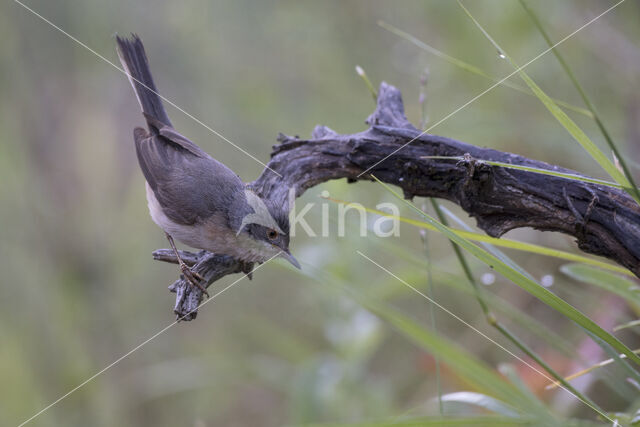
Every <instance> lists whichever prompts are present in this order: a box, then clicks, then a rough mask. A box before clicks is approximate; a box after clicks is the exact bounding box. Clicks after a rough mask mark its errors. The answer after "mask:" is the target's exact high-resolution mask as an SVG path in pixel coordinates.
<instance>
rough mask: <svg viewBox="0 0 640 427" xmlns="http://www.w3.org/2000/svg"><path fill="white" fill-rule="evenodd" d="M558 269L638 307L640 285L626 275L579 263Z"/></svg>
mask: <svg viewBox="0 0 640 427" xmlns="http://www.w3.org/2000/svg"><path fill="white" fill-rule="evenodd" d="M560 271H562V272H563V273H564V274H566V275H567V276H569V277H571V278H573V279H575V280H578V281H580V282H584V283H588V284H590V285H593V286H597V287H598V288H600V289H604V290H605V291H607V292H611V293H613V294H616V295H618V296H620V297H622V298H624V300H625V301H627V302H628V303H629V304H631V306H632V307H634V308H640V292H639V291H640V287H639V286H638V284H637V283H636V282H634V281H632V280H630V279H627V278H626V277H621V276H618V275H617V274H613V273H610V272H608V271H602V270H600V269H598V268H593V267H590V266H587V265H581V264H566V265H563V266H562V267H560Z"/></svg>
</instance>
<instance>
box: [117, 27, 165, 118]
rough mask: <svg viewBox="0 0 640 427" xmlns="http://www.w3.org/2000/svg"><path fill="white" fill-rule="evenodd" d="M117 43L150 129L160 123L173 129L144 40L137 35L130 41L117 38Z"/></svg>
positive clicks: (124, 66) (120, 56)
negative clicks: (152, 73) (153, 75)
mask: <svg viewBox="0 0 640 427" xmlns="http://www.w3.org/2000/svg"><path fill="white" fill-rule="evenodd" d="M116 41H117V43H118V49H117V51H118V57H119V58H120V62H121V63H122V67H123V68H124V71H126V73H127V76H128V77H129V81H130V82H131V86H133V90H134V91H135V93H136V98H138V102H139V103H140V108H142V112H143V113H144V114H145V118H146V119H147V123H148V124H149V126H150V127H157V126H158V122H161V123H162V124H163V125H166V126H171V127H173V126H172V125H171V121H170V120H169V116H168V115H167V112H166V111H165V109H164V106H163V105H162V99H161V98H160V95H159V94H158V90H157V89H156V85H155V83H154V82H153V77H151V70H150V69H149V61H148V60H147V55H146V54H145V52H144V46H143V45H142V40H140V37H138V36H137V35H136V34H132V35H131V38H130V39H128V38H122V37H120V36H117V37H116Z"/></svg>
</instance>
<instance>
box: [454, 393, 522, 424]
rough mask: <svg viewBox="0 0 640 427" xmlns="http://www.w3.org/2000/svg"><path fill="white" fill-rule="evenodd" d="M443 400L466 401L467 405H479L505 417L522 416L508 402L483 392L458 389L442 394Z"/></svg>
mask: <svg viewBox="0 0 640 427" xmlns="http://www.w3.org/2000/svg"><path fill="white" fill-rule="evenodd" d="M442 401H443V402H456V403H465V404H467V405H473V406H478V407H480V408H483V409H486V410H487V411H490V412H493V413H495V414H497V415H504V416H505V417H512V418H518V417H520V414H518V413H517V412H516V411H515V410H514V409H513V408H511V407H510V406H509V405H508V404H506V403H504V402H502V401H500V400H498V399H496V398H494V397H491V396H487V395H486V394H482V393H475V392H472V391H458V392H455V393H448V394H445V395H444V396H442Z"/></svg>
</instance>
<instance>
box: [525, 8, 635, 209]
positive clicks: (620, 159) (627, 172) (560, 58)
mask: <svg viewBox="0 0 640 427" xmlns="http://www.w3.org/2000/svg"><path fill="white" fill-rule="evenodd" d="M520 4H521V5H522V7H523V9H524V10H525V11H526V12H527V14H528V15H529V17H530V18H531V20H532V21H533V23H534V24H535V25H536V27H537V28H538V31H540V34H542V37H543V38H544V40H545V41H546V42H547V44H548V45H549V46H553V42H552V41H551V38H550V37H549V35H548V34H547V32H546V31H545V30H544V27H543V26H542V22H540V19H538V16H537V15H536V14H535V13H534V12H533V10H532V9H531V8H530V7H529V6H528V5H527V3H526V2H525V1H524V0H520ZM553 54H554V55H555V57H556V58H557V59H558V62H560V65H562V68H563V69H564V71H565V72H566V73H567V76H569V79H570V80H571V82H572V83H573V86H574V87H575V88H576V90H577V91H578V93H579V94H580V97H581V98H582V101H584V104H585V105H586V106H587V108H588V109H589V111H591V114H592V115H593V119H594V120H595V122H596V124H597V125H598V128H599V129H600V132H602V136H604V139H605V141H606V142H607V145H609V148H610V149H611V151H612V153H613V155H614V158H615V159H617V160H618V162H619V164H620V167H621V168H622V171H623V173H624V175H625V177H626V178H627V179H628V180H629V182H630V183H631V189H632V191H633V193H634V194H635V196H636V199H637V200H640V192H638V188H637V187H636V184H635V182H634V181H633V175H632V174H631V171H630V170H629V168H628V167H627V163H626V161H625V160H624V156H622V155H621V153H620V151H619V150H618V147H617V146H616V144H615V143H614V142H613V139H612V138H611V135H610V134H609V131H608V130H607V128H606V127H605V125H604V123H603V122H602V120H601V119H600V115H599V114H598V112H597V111H596V108H595V106H594V105H593V103H592V102H591V100H590V99H589V97H588V96H587V93H586V92H585V90H584V89H583V88H582V86H581V85H580V82H578V79H577V78H576V76H575V74H573V71H572V70H571V67H569V64H568V63H567V61H565V60H564V57H563V56H562V55H561V54H560V51H559V50H558V49H553Z"/></svg>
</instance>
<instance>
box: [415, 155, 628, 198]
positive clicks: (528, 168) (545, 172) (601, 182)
mask: <svg viewBox="0 0 640 427" xmlns="http://www.w3.org/2000/svg"><path fill="white" fill-rule="evenodd" d="M420 158H421V159H439V160H454V161H456V162H460V161H465V160H466V159H465V158H464V157H461V156H422V157H420ZM473 160H474V161H476V162H478V163H485V164H487V165H492V166H499V167H501V168H507V169H517V170H521V171H525V172H533V173H539V174H541V175H549V176H555V177H558V178H564V179H570V180H572V181H580V182H587V183H590V184H598V185H605V186H607V187H613V188H619V189H627V187H624V186H622V185H620V184H618V183H615V182H611V181H605V180H603V179H597V178H590V177H588V176H582V175H576V174H573V173H564V172H558V171H553V170H549V169H540V168H534V167H531V166H523V165H514V164H512V163H504V162H495V161H493V160H483V159H473ZM628 189H629V190H630V189H631V187H628Z"/></svg>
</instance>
